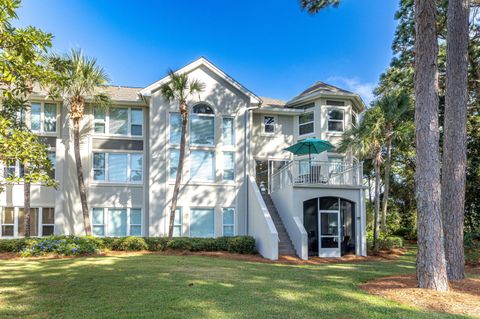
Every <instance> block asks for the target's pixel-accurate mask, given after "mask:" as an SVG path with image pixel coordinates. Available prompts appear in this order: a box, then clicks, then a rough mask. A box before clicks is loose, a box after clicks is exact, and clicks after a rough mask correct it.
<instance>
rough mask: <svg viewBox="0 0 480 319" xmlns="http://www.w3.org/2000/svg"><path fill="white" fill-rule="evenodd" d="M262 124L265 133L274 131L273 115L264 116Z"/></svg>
mask: <svg viewBox="0 0 480 319" xmlns="http://www.w3.org/2000/svg"><path fill="white" fill-rule="evenodd" d="M263 124H264V131H265V133H275V117H273V116H264V117H263Z"/></svg>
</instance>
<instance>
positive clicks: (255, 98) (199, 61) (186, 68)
mask: <svg viewBox="0 0 480 319" xmlns="http://www.w3.org/2000/svg"><path fill="white" fill-rule="evenodd" d="M200 66H205V67H207V68H208V69H209V70H210V71H212V72H213V73H215V74H216V75H218V76H219V77H221V78H222V79H224V80H225V81H227V82H228V83H229V84H230V85H232V86H233V87H234V88H236V89H237V90H239V91H240V92H242V93H243V94H245V95H246V96H247V97H249V98H250V103H255V104H260V103H261V102H262V99H260V98H259V97H258V96H256V95H255V94H254V93H252V92H251V91H250V90H248V89H247V88H246V87H244V86H243V85H241V84H240V83H239V82H237V81H236V80H235V79H234V78H232V77H231V76H229V75H228V74H227V73H225V72H223V71H222V70H220V69H219V68H218V67H217V66H215V65H214V64H213V63H212V62H210V61H209V60H207V59H206V58H204V57H203V56H202V57H200V58H198V59H197V60H195V61H193V62H192V63H190V64H187V65H186V66H184V67H183V68H181V69H179V70H177V71H175V73H176V74H182V73H188V72H190V71H192V70H195V69H196V68H198V67H200ZM169 80H170V77H169V76H168V75H167V76H165V77H164V78H162V79H160V80H158V81H156V82H154V83H152V84H150V85H149V86H147V87H146V88H144V89H142V90H141V91H140V92H139V93H140V95H142V96H145V97H148V96H150V95H151V94H152V93H153V92H155V91H156V90H158V89H159V88H160V86H162V85H163V84H165V83H168V82H169Z"/></svg>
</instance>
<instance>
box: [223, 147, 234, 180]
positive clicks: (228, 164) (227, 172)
mask: <svg viewBox="0 0 480 319" xmlns="http://www.w3.org/2000/svg"><path fill="white" fill-rule="evenodd" d="M223 179H224V180H226V181H233V180H234V179H235V161H234V153H233V152H224V153H223Z"/></svg>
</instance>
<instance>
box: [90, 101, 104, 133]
mask: <svg viewBox="0 0 480 319" xmlns="http://www.w3.org/2000/svg"><path fill="white" fill-rule="evenodd" d="M105 113H106V112H105V109H104V108H100V107H96V108H94V110H93V117H94V119H95V121H94V122H95V133H101V134H104V133H105Z"/></svg>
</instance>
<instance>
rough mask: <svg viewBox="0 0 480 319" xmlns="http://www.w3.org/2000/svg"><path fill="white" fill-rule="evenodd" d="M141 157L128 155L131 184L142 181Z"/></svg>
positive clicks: (139, 155)
mask: <svg viewBox="0 0 480 319" xmlns="http://www.w3.org/2000/svg"><path fill="white" fill-rule="evenodd" d="M142 160H143V155H142V154H131V155H130V180H131V181H132V182H139V181H141V180H142V173H143V162H142Z"/></svg>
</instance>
